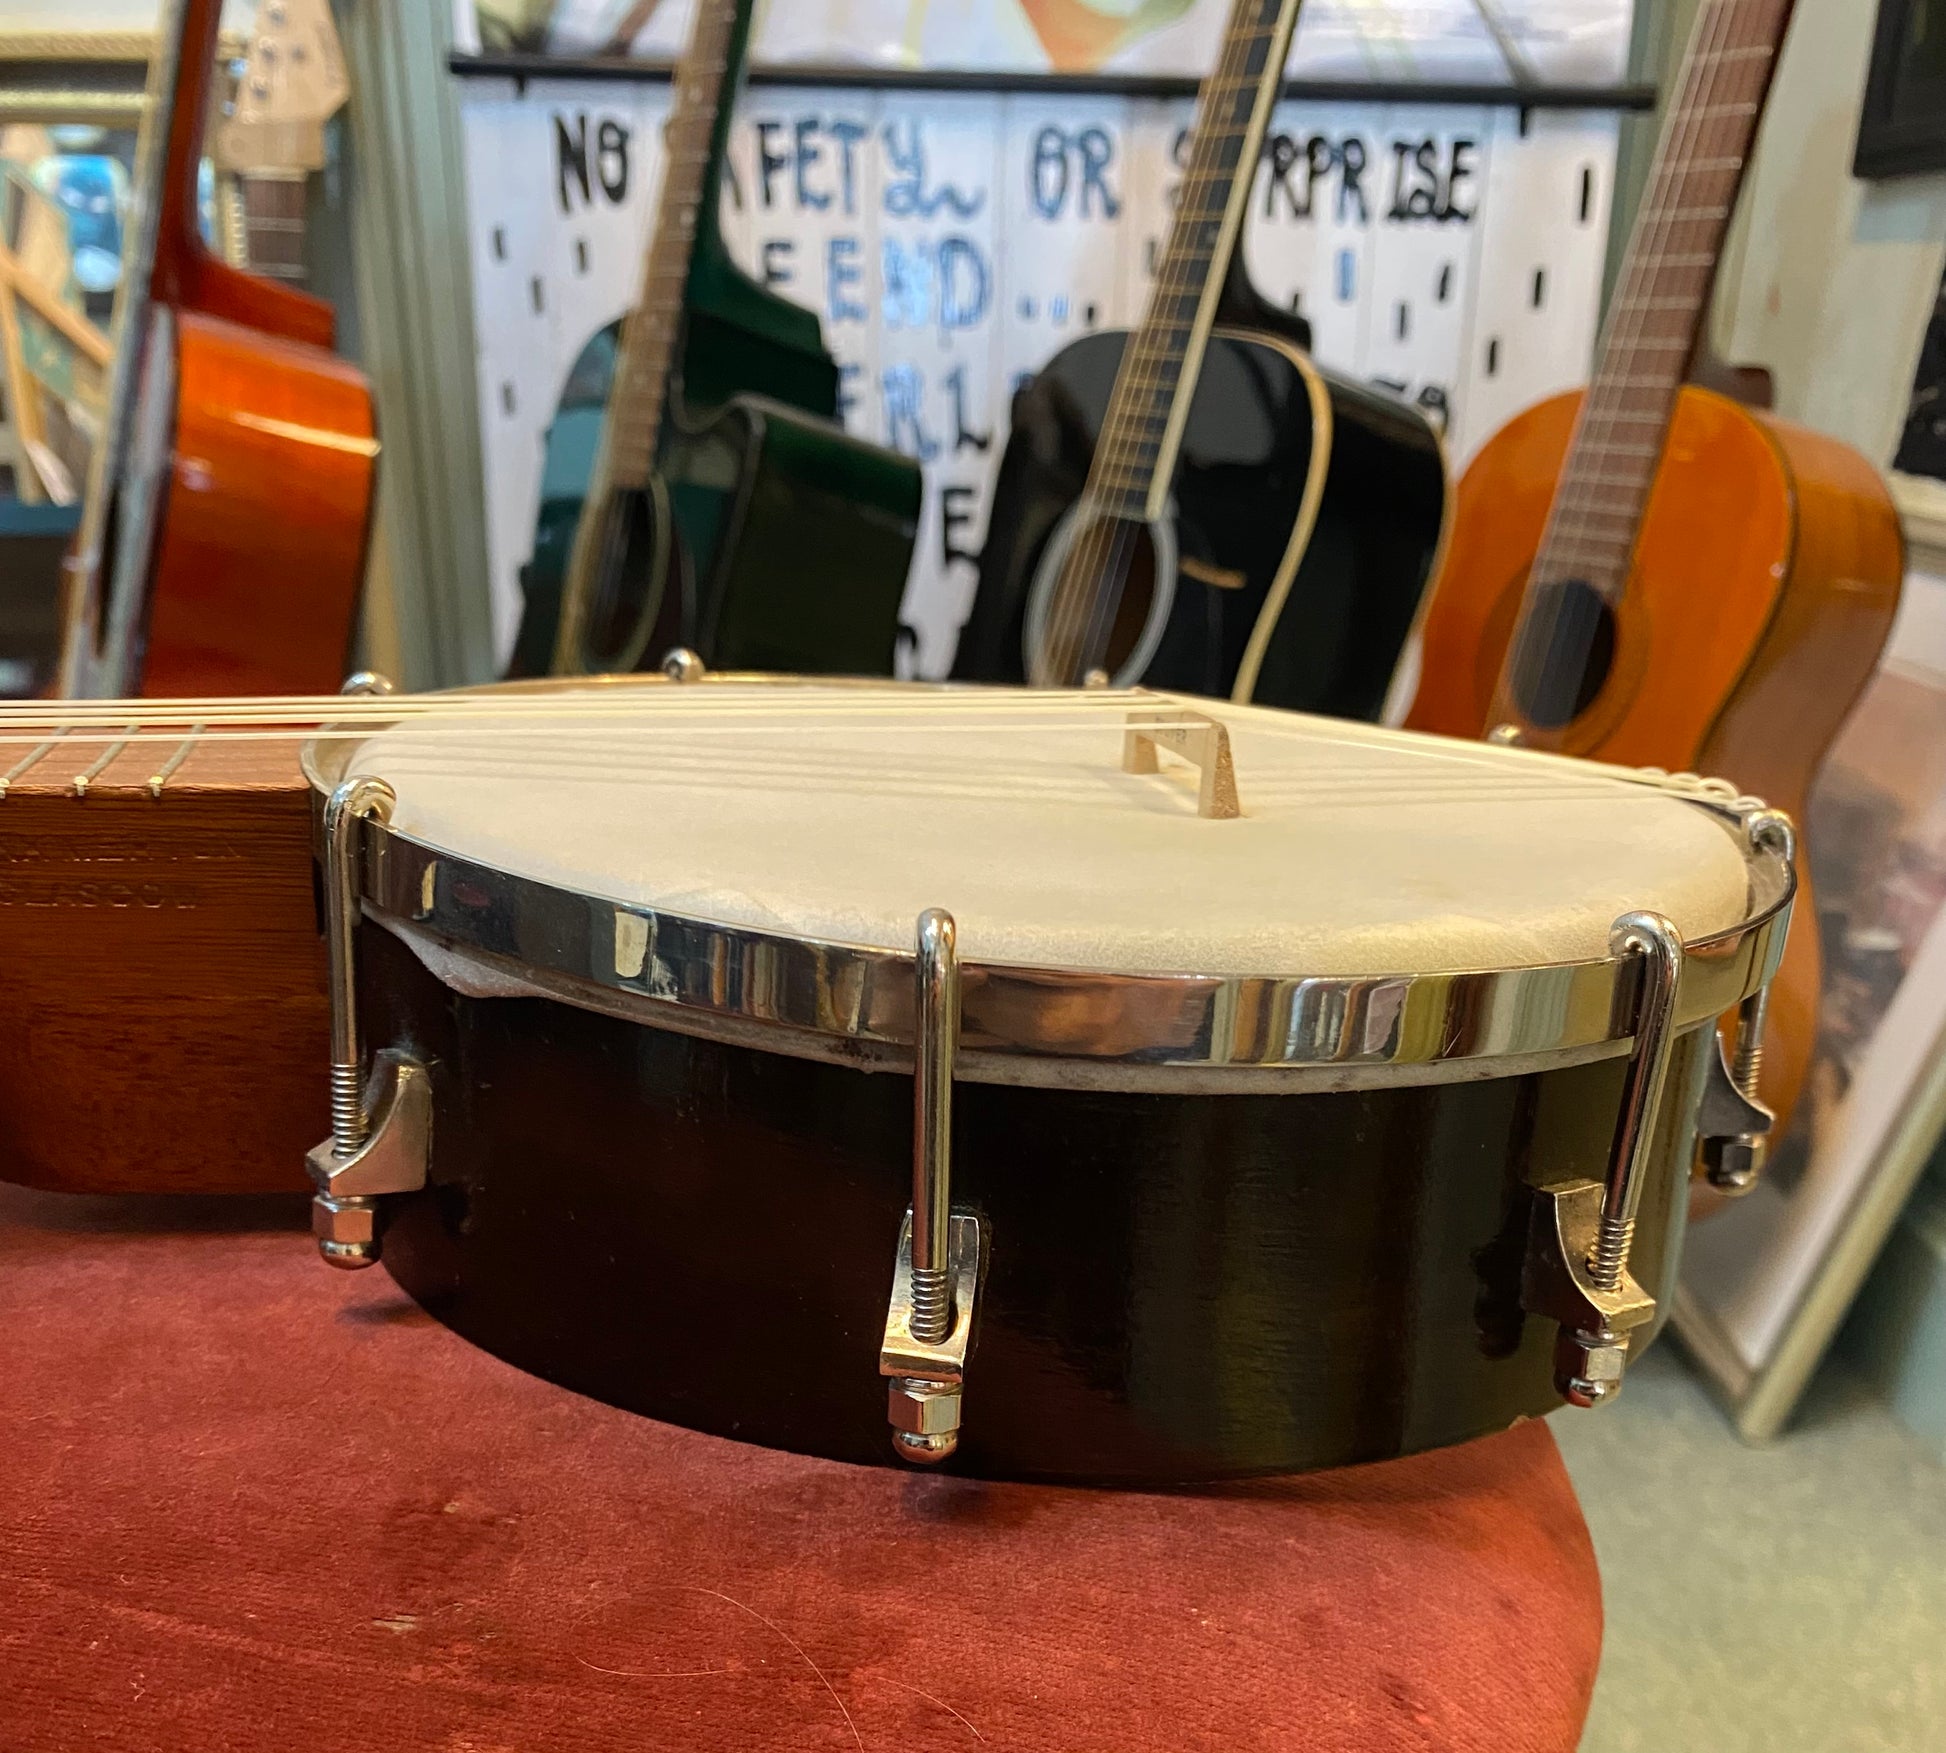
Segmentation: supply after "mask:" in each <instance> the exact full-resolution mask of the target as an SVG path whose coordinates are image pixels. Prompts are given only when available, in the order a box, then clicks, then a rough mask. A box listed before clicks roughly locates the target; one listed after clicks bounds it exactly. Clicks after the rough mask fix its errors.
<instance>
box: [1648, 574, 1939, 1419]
mask: <svg viewBox="0 0 1946 1753" xmlns="http://www.w3.org/2000/svg"><path fill="white" fill-rule="evenodd" d="M1806 826H1807V842H1808V845H1809V849H1810V857H1811V874H1812V877H1813V881H1814V888H1815V893H1816V905H1817V915H1818V922H1819V924H1820V926H1821V927H1822V933H1823V943H1824V957H1825V966H1824V988H1823V1000H1822V1009H1821V1012H1820V1016H1819V1035H1818V1049H1817V1056H1816V1059H1815V1061H1814V1063H1813V1067H1812V1072H1811V1077H1810V1081H1809V1086H1808V1088H1807V1089H1806V1091H1805V1093H1804V1094H1803V1096H1802V1097H1800V1102H1799V1112H1798V1116H1797V1118H1796V1119H1795V1120H1794V1122H1793V1124H1792V1127H1791V1129H1790V1131H1789V1132H1788V1133H1787V1134H1786V1135H1785V1137H1784V1139H1783V1141H1782V1142H1781V1144H1780V1145H1779V1147H1778V1149H1777V1150H1776V1151H1775V1152H1774V1153H1773V1157H1772V1161H1771V1165H1770V1169H1769V1172H1768V1173H1767V1174H1766V1176H1765V1178H1764V1180H1763V1181H1762V1182H1761V1183H1760V1184H1759V1185H1758V1187H1757V1188H1756V1189H1755V1191H1753V1192H1752V1193H1751V1194H1750V1195H1749V1196H1748V1197H1747V1198H1745V1199H1744V1200H1743V1201H1741V1202H1740V1203H1739V1204H1737V1205H1735V1206H1732V1207H1730V1208H1729V1209H1728V1210H1726V1211H1724V1212H1722V1213H1720V1214H1719V1215H1718V1216H1716V1217H1715V1218H1713V1219H1711V1220H1709V1221H1707V1222H1705V1223H1702V1224H1699V1225H1697V1226H1696V1227H1694V1228H1693V1229H1692V1230H1691V1231H1690V1233H1689V1238H1688V1241H1687V1243H1686V1245H1685V1250H1684V1257H1683V1274H1682V1289H1681V1293H1680V1296H1679V1298H1678V1301H1677V1305H1676V1311H1675V1323H1676V1330H1677V1332H1678V1333H1679V1334H1680V1336H1681V1338H1682V1340H1683V1342H1684V1343H1685V1345H1686V1346H1687V1347H1688V1349H1689V1350H1690V1352H1691V1353H1692V1354H1693V1355H1694V1356H1695V1358H1696V1359H1697V1360H1698V1362H1700V1363H1701V1364H1702V1365H1703V1367H1704V1369H1705V1370H1706V1372H1707V1373H1708V1374H1709V1376H1710V1377H1711V1378H1712V1379H1713V1381H1714V1382H1715V1384H1716V1386H1717V1387H1718V1388H1719V1389H1720V1390H1721V1392H1722V1394H1723V1395H1724V1397H1725V1399H1726V1400H1727V1401H1728V1402H1729V1404H1730V1407H1731V1410H1732V1415H1733V1417H1734V1419H1735V1421H1736V1424H1737V1427H1738V1429H1739V1430H1740V1431H1741V1432H1742V1434H1743V1435H1744V1436H1745V1437H1747V1438H1749V1439H1750V1440H1752V1441H1761V1440H1764V1439H1766V1438H1769V1437H1771V1436H1773V1435H1775V1434H1776V1433H1777V1432H1778V1431H1779V1430H1780V1429H1781V1428H1782V1427H1783V1425H1784V1423H1785V1422H1786V1421H1787V1420H1788V1419H1789V1417H1790V1414H1791V1412H1792V1409H1793V1408H1794V1407H1795V1405H1796V1403H1797V1399H1798V1396H1799V1394H1800V1393H1801V1392H1802V1390H1803V1387H1804V1384H1805V1383H1806V1382H1807V1381H1808V1380H1809V1378H1810V1375H1811V1372H1812V1370H1813V1369H1815V1368H1816V1366H1817V1363H1818V1360H1819V1358H1820V1357H1821V1356H1822V1355H1823V1353H1824V1350H1825V1347H1826V1345H1827V1344H1828V1343H1829V1342H1830V1339H1831V1337H1832V1335H1833V1334H1834V1333H1835V1332H1836V1330H1837V1328H1838V1325H1839V1323H1840V1322H1841V1321H1842V1320H1843V1318H1844V1315H1845V1312H1846V1310H1847V1309H1848V1308H1849V1307H1850V1305H1851V1301H1852V1298H1853V1297H1854V1296H1855V1295H1856V1293H1857V1290H1858V1287H1859V1285H1860V1284H1861V1283H1862V1282H1863V1280H1864V1277H1865V1275H1866V1273H1867V1272H1868V1271H1869V1269H1870V1267H1871V1264H1872V1261H1873V1259H1874V1258H1875V1257H1876V1255H1877V1253H1878V1250H1879V1247H1880V1245H1881V1244H1882V1243H1883V1242H1884V1240H1885V1237H1886V1235H1887V1233H1888V1232H1889V1231H1890V1229H1891V1226H1892V1224H1893V1223H1894V1221H1895V1220H1896V1219H1897V1217H1898V1214H1899V1211H1900V1209H1901V1208H1902V1207H1903V1205H1904V1204H1905V1200H1906V1197H1907V1195H1908V1194H1910V1192H1911V1190H1912V1187H1913V1184H1914V1182H1915V1181H1916V1180H1917V1179H1918V1176H1919V1174H1920V1172H1921V1170H1922V1169H1923V1168H1924V1166H1925V1163H1926V1160H1927V1158H1928V1157H1929V1156H1930V1155H1931V1154H1932V1151H1933V1149H1934V1146H1935V1145H1936V1144H1937V1142H1938V1140H1939V1138H1940V1135H1941V1131H1942V1126H1946V555H1941V556H1939V557H1938V564H1937V569H1936V570H1932V569H1929V568H1928V566H1926V565H1921V566H1920V567H1918V568H1916V569H1915V570H1914V571H1912V572H1911V573H1909V574H1908V576H1907V579H1906V587H1905V598H1904V601H1903V602H1902V604H1901V606H1900V610H1899V619H1898V621H1897V623H1896V625H1895V626H1894V628H1893V631H1892V638H1891V641H1890V643H1889V645H1888V647H1887V651H1886V656H1885V661H1884V663H1883V664H1882V665H1881V667H1880V669H1879V672H1878V674H1877V676H1875V677H1874V678H1873V680H1872V683H1871V685H1870V686H1869V687H1868V688H1867V690H1866V692H1865V696H1864V698H1863V699H1862V700H1861V701H1860V702H1859V704H1858V707H1857V709H1856V710H1855V711H1854V712H1853V714H1852V716H1851V718H1850V720H1849V721H1848V722H1847V724H1846V726H1845V729H1844V732H1843V733H1842V735H1841V736H1840V738H1839V740H1838V742H1837V744H1836V746H1835V747H1834V749H1833V750H1832V753H1831V757H1830V759H1829V760H1828V761H1827V763H1826V765H1825V769H1824V772H1823V774H1822V775H1821V776H1820V778H1819V781H1818V785H1817V788H1816V790H1815V791H1814V792H1813V794H1812V798H1811V806H1810V820H1809V822H1808V823H1807V825H1806Z"/></svg>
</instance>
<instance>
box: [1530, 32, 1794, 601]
mask: <svg viewBox="0 0 1946 1753" xmlns="http://www.w3.org/2000/svg"><path fill="white" fill-rule="evenodd" d="M1792 3H1793V0H1704V5H1703V8H1702V10H1701V12H1700V13H1699V14H1698V15H1697V19H1696V26H1695V32H1694V34H1693V35H1692V36H1691V38H1690V42H1689V48H1688V51H1687V53H1686V55H1685V56H1684V60H1683V68H1682V74H1681V78H1680V82H1679V84H1678V87H1677V90H1676V94H1675V98H1674V101H1673V102H1672V103H1671V105H1670V108H1669V114H1668V118H1667V120H1666V122H1665V123H1664V125H1663V130H1662V138H1661V141H1660V144H1659V145H1658V146H1657V148H1656V156H1655V162H1654V164H1653V166H1652V167H1651V169H1650V172H1649V180H1648V185H1647V188H1646V190H1645V191H1644V194H1643V197H1642V205H1641V207H1640V209H1639V210H1638V212H1637V214H1636V219H1635V228H1634V231H1633V232H1632V233H1631V234H1630V237H1629V244H1628V250H1627V254H1626V256H1625V257H1624V260H1623V266H1622V272H1621V275H1620V277H1619V278H1618V279H1617V281H1616V285H1615V296H1614V302H1613V303H1612V304H1611V305H1610V307H1609V312H1608V322H1607V326H1606V328H1605V329H1604V331H1603V335H1602V342H1601V348H1600V352H1599V357H1598V361H1597V365H1596V369H1595V375H1594V377H1593V379H1592V380H1591V381H1590V383H1589V385H1588V390H1587V394H1586V397H1585V398H1584V400H1583V403H1582V410H1581V419H1580V423H1579V425H1578V426H1577V428H1576V431H1575V436H1574V441H1573V443H1572V445H1571V446H1570V448H1569V451H1568V456H1567V461H1566V464H1565V465H1564V467H1563V469H1562V473H1561V481H1560V486H1559V487H1558V489H1557V490H1556V493H1555V496H1554V505H1553V509H1552V511H1551V513H1550V514H1549V518H1548V525H1547V531H1546V534H1545V537H1544V538H1543V541H1542V545H1541V552H1540V555H1539V557H1538V558H1537V559H1536V561H1535V565H1534V572H1533V577H1534V579H1535V580H1537V581H1540V582H1543V583H1548V582H1558V581H1561V580H1567V579H1579V580H1582V581H1585V582H1586V583H1588V584H1590V585H1592V586H1593V587H1594V588H1595V589H1596V590H1597V591H1599V592H1600V593H1601V594H1602V596H1603V597H1605V598H1607V599H1608V600H1609V601H1610V602H1614V601H1617V600H1619V598H1620V596H1621V593H1622V590H1623V588H1624V586H1625V585H1626V582H1627V579H1628V575H1629V571H1630V568H1631V565H1632V562H1633V559H1634V554H1635V544H1636V538H1637V535H1638V532H1639V531H1640V528H1641V523H1642V517H1643V513H1644V511H1645V510H1646V508H1647V505H1648V499H1649V491H1650V488H1651V487H1652V486H1653V485H1654V483H1655V476H1656V470H1657V468H1658V467H1659V466H1660V465H1661V462H1662V452H1663V446H1664V444H1665V442H1666V440H1667V437H1668V432H1669V423H1670V421H1671V419H1672V418H1673V417H1674V414H1675V406H1676V397H1677V394H1678V392H1679V391H1680V390H1681V388H1682V384H1683V380H1684V378H1685V376H1686V375H1687V373H1688V370H1689V364H1690V361H1691V359H1692V358H1693V357H1694V355H1695V352H1696V348H1697V342H1698V339H1699V337H1700V336H1701V334H1702V331H1703V324H1704V322H1705V320H1706V318H1707V315H1708V311H1709V299H1710V292H1711V289H1712V288H1713V287H1714V285H1715V282H1716V264H1717V258H1718V255H1719V254H1720V252H1721V250H1722V247H1723V238H1724V234H1725V233H1726V232H1727V231H1728V229H1729V225H1730V217H1731V214H1732V213H1733V212H1734V211H1735V208H1736V199H1737V191H1738V189H1739V187H1740V186H1741V184H1742V181H1743V172H1744V166H1745V164H1746V162H1747V160H1748V158H1749V154H1750V148H1751V143H1752V141H1753V140H1754V139H1755V137H1756V132H1757V123H1758V121H1759V119H1760V117H1761V116H1762V113H1763V106H1764V99H1765V97H1766V96H1767V94H1768V92H1769V90H1770V83H1771V78H1772V76H1773V74H1774V73H1775V71H1776V64H1777V53H1778V50H1779V48H1780V47H1781V45H1782V43H1783V38H1784V29H1785V26H1786V25H1787V24H1788V23H1789V22H1790V13H1791V6H1792Z"/></svg>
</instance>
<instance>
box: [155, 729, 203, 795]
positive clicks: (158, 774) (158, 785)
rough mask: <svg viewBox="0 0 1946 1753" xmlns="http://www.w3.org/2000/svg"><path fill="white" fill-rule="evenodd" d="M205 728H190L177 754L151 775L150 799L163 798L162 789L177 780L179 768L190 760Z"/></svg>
mask: <svg viewBox="0 0 1946 1753" xmlns="http://www.w3.org/2000/svg"><path fill="white" fill-rule="evenodd" d="M205 728H206V727H205V726H203V725H200V724H192V725H191V726H190V727H189V734H188V735H187V736H186V737H184V738H183V739H182V742H181V744H180V745H179V746H178V747H177V749H176V752H175V753H174V754H173V755H171V756H170V757H169V758H168V760H166V761H164V762H163V763H162V765H161V766H160V767H158V768H157V769H156V770H155V771H154V772H153V773H151V774H150V775H149V796H150V797H152V798H160V797H161V796H162V788H163V787H164V786H165V785H167V784H168V783H169V781H170V780H171V779H173V778H175V776H176V769H177V768H179V767H180V766H181V765H182V764H183V762H185V761H187V760H188V759H189V751H190V750H191V749H193V748H194V747H195V746H196V739H197V738H198V737H200V736H201V735H202V734H203V731H204V730H205Z"/></svg>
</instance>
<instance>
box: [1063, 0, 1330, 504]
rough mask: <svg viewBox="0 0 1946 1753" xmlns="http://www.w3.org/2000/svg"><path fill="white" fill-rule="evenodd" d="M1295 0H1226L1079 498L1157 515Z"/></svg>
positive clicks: (1279, 72)
mask: <svg viewBox="0 0 1946 1753" xmlns="http://www.w3.org/2000/svg"><path fill="white" fill-rule="evenodd" d="M1299 3H1300V0H1235V4H1234V5H1233V6H1232V8H1231V11H1230V20H1229V23H1228V25H1227V26H1226V27H1225V29H1224V35H1223V48H1222V53H1221V54H1220V55H1219V57H1218V59H1217V64H1216V67H1215V69H1214V70H1213V71H1212V72H1211V74H1210V75H1209V77H1208V78H1207V79H1205V80H1204V81H1203V88H1202V92H1201V95H1200V97H1199V99H1198V102H1197V109H1196V121H1195V125H1194V127H1193V129H1192V131H1191V134H1190V145H1189V155H1188V167H1187V169H1186V170H1185V171H1184V173H1183V178H1182V181H1181V183H1180V184H1179V185H1178V188H1177V198H1176V215H1175V219H1174V222H1173V223H1172V224H1171V226H1170V229H1169V242H1168V246H1167V248H1166V249H1165V250H1164V251H1163V254H1162V260H1161V263H1160V265H1159V266H1158V268H1157V270H1156V276H1155V285H1154V286H1153V288H1151V290H1150V293H1149V303H1148V309H1147V311H1146V312H1145V314H1144V316H1143V318H1142V326H1141V328H1139V329H1138V330H1137V331H1136V332H1135V335H1134V336H1133V337H1132V339H1131V340H1130V342H1129V345H1128V350H1127V351H1126V353H1124V354H1123V356H1122V366H1121V371H1120V372H1119V374H1118V375H1117V376H1116V379H1115V389H1114V393H1113V395H1112V396H1111V398H1110V400H1109V404H1108V416H1107V419H1106V420H1105V422H1104V423H1103V425H1102V430H1101V438H1100V440H1099V442H1098V443H1097V444H1096V446H1095V460H1094V466H1093V468H1092V470H1091V472H1090V474H1089V478H1088V491H1089V495H1090V497H1092V498H1093V499H1094V500H1095V501H1096V502H1097V503H1099V504H1101V505H1103V506H1104V507H1106V508H1107V509H1109V510H1111V511H1112V512H1114V513H1115V514H1117V515H1119V516H1125V517H1131V518H1142V517H1147V518H1155V517H1158V516H1160V515H1161V513H1162V510H1163V508H1164V505H1165V503H1166V501H1167V499H1168V494H1169V483H1170V480H1171V478H1172V477H1173V475H1174V473H1175V466H1176V455H1177V452H1178V450H1179V449H1180V448H1181V444H1182V431H1183V425H1184V423H1185V421H1186V420H1187V418H1188V413H1189V402H1190V398H1191V397H1192V396H1193V394H1194V393H1195V388H1196V374H1197V371H1198V369H1199V368H1200V367H1201V365H1202V359H1203V349H1204V347H1205V346H1206V345H1207V343H1208V341H1209V333H1210V328H1211V325H1212V324H1213V323H1214V321H1215V317H1216V304H1217V299H1218V297H1219V295H1220V293H1221V290H1222V283H1223V276H1224V272H1225V270H1226V269H1227V267H1228V265H1229V260H1230V255H1231V252H1232V251H1233V250H1234V248H1235V247H1236V238H1237V232H1238V229H1239V227H1240V226H1241V224H1242V220H1243V209H1244V206H1245V204H1246V202H1247V201H1248V200H1249V196H1250V187H1251V184H1252V181H1253V179H1254V176H1255V172H1256V166H1257V158H1258V155H1259V154H1260V153H1261V151H1262V150H1263V140H1264V131H1265V129H1266V128H1267V127H1268V125H1269V121H1270V112H1271V110H1272V108H1273V107H1274V106H1275V104H1276V101H1277V93H1278V89H1279V87H1280V86H1281V85H1282V83H1283V72H1284V62H1285V60H1286V59H1287V58H1288V56H1289V54H1290V46H1291V33H1292V31H1293V30H1294V29H1295V28H1296V26H1297V13H1298V6H1299Z"/></svg>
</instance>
